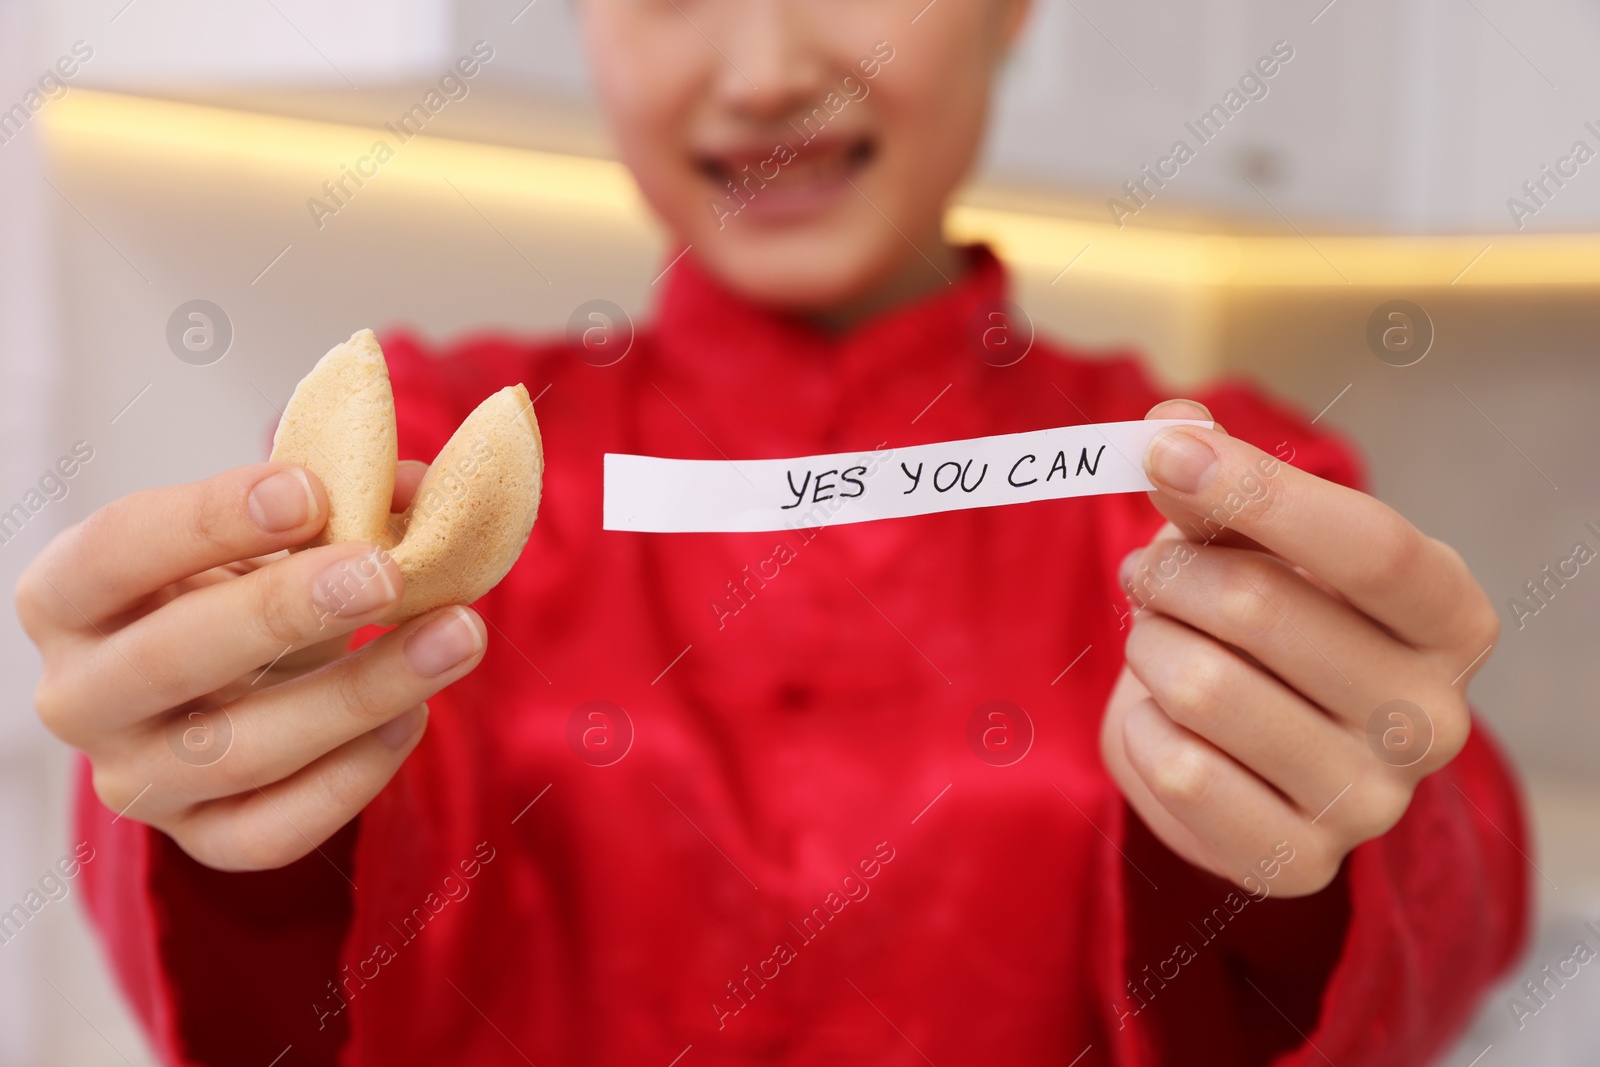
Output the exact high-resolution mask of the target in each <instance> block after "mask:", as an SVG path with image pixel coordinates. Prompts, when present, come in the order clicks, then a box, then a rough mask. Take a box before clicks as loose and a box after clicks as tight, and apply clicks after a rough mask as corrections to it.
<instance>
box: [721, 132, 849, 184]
mask: <svg viewBox="0 0 1600 1067" xmlns="http://www.w3.org/2000/svg"><path fill="white" fill-rule="evenodd" d="M877 154H878V144H877V141H876V140H875V139H874V138H873V137H871V136H867V135H863V136H858V137H833V136H828V135H825V134H824V135H819V136H817V137H815V138H813V139H812V140H810V141H803V142H801V143H800V144H798V145H796V144H794V143H793V141H792V140H789V139H782V140H775V141H774V142H772V144H771V146H770V147H765V148H763V149H758V150H751V149H748V148H738V149H732V150H728V151H721V152H703V153H698V154H696V156H695V157H694V165H695V169H696V170H697V171H698V172H699V173H700V174H701V176H703V177H704V178H706V179H707V180H708V181H710V182H711V183H712V184H713V185H715V186H716V187H717V188H718V190H719V191H721V192H727V190H728V187H729V186H730V185H731V186H733V187H734V188H735V189H737V190H739V192H740V194H741V196H742V197H744V198H753V199H755V200H759V199H761V198H762V197H763V196H766V195H767V194H774V195H783V194H797V193H803V192H804V193H815V192H818V191H821V190H824V189H826V188H828V187H831V186H834V185H840V184H844V183H845V182H846V181H847V180H848V179H850V178H851V177H853V176H855V175H856V174H859V173H860V172H861V171H863V170H865V169H866V168H867V167H868V166H869V165H870V164H871V163H872V161H873V160H874V159H875V158H876V157H877ZM785 160H787V162H784V161H785Z"/></svg>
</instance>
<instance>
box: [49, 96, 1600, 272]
mask: <svg viewBox="0 0 1600 1067" xmlns="http://www.w3.org/2000/svg"><path fill="white" fill-rule="evenodd" d="M40 120H41V122H42V123H43V125H44V128H45V134H46V138H47V140H48V142H49V143H51V144H52V145H53V146H54V147H56V148H57V149H58V150H62V151H66V152H70V153H83V152H91V153H101V154H108V155H111V156H148V157H155V159H156V160H157V161H158V162H159V163H161V164H163V165H168V166H174V167H176V166H182V165H183V164H184V163H186V162H188V161H191V160H197V159H204V160H208V161H217V162H225V163H234V164H243V165H246V166H248V167H250V168H252V169H255V170H258V171H268V170H271V171H280V172H281V171H285V170H292V171H296V172H303V175H304V177H305V179H306V180H308V182H309V183H310V187H309V188H308V195H311V194H313V193H315V192H317V188H316V187H317V185H319V184H320V182H321V181H322V180H327V179H335V180H336V179H338V178H339V177H340V176H341V173H342V172H341V170H340V166H341V164H343V165H347V166H352V167H353V166H354V165H355V164H356V162H357V161H358V160H359V159H361V158H362V157H363V156H367V155H369V154H370V152H371V148H372V146H373V143H374V142H375V141H376V140H377V139H379V138H382V139H383V140H384V141H385V142H386V143H388V144H389V145H390V146H391V147H393V148H395V149H396V154H395V158H394V160H393V161H391V162H389V163H385V164H382V165H381V166H380V167H379V169H380V171H381V173H383V174H384V175H386V176H387V175H389V174H391V173H392V174H393V175H394V176H395V178H396V179H398V180H400V181H407V182H423V183H432V184H433V185H434V186H435V187H437V186H438V185H439V183H440V181H441V179H443V178H446V177H448V178H449V179H450V181H451V182H453V183H456V184H458V185H460V186H466V187H470V188H471V189H475V190H478V191H480V192H484V193H488V194H490V195H500V196H504V197H508V198H513V199H524V200H529V201H535V202H543V203H545V204H547V205H550V206H553V207H557V208H562V209H576V210H579V211H582V212H584V213H587V214H592V215H595V216H599V217H603V218H608V219H611V220H613V221H616V222H619V223H625V224H627V223H647V221H648V219H649V217H650V216H649V213H648V211H647V209H646V207H645V205H644V203H643V201H642V199H641V197H640V196H639V192H638V189H637V187H636V186H635V185H634V182H633V179H632V177H631V176H630V175H629V173H628V171H627V169H626V168H625V167H623V166H622V165H621V164H619V163H616V162H613V161H610V160H603V159H593V158H588V157H581V156H572V155H561V154H556V153H550V152H537V151H532V150H528V149H520V148H508V147H504V146H500V145H490V144H482V143H477V142H470V141H459V140H453V139H448V138H443V137H430V136H427V135H422V136H418V137H415V138H413V139H411V140H408V141H405V142H403V143H402V142H401V141H400V140H399V139H398V137H396V135H395V132H394V131H392V130H381V129H380V130H373V129H368V128H365V127H360V126H351V125H343V124H338V123H330V122H321V121H313V120H309V119H298V118H286V117H283V116H278V115H268V114H261V113H257V112H250V111H239V110H230V109H224V108H217V107H208V106H202V105H197V104H187V103H177V102H174V101H169V100H157V99H151V98H148V97H139V96H129V95H123V94H117V93H104V92H95V91H90V90H85V89H74V90H72V92H71V94H70V95H68V96H67V97H65V98H63V99H61V100H58V101H55V102H52V103H51V104H50V105H49V106H48V107H47V108H46V109H45V110H44V111H43V112H41V114H40ZM947 229H948V231H949V232H950V234H951V236H952V237H953V238H956V239H959V240H984V241H987V242H989V243H990V244H992V245H994V246H995V248H996V250H997V251H998V252H999V253H1000V254H1001V256H1003V257H1004V258H1006V259H1007V260H1008V261H1009V262H1011V263H1013V264H1014V265H1016V266H1018V267H1021V268H1025V269H1030V270H1035V271H1040V272H1048V273H1049V274H1050V275H1051V276H1052V277H1053V276H1055V275H1057V274H1058V272H1060V271H1061V270H1062V269H1063V268H1065V267H1066V266H1067V265H1068V264H1069V263H1071V265H1072V266H1071V271H1072V273H1073V275H1076V276H1090V277H1095V276H1098V277H1104V278H1106V279H1108V280H1117V281H1131V282H1142V283H1146V284H1164V285H1172V286H1180V287H1195V286H1200V287H1224V286H1225V287H1230V288H1245V289H1272V288H1284V287H1290V288H1343V287H1345V286H1347V285H1354V286H1378V287H1385V288H1390V289H1396V288H1407V287H1413V288H1414V287H1429V286H1449V285H1451V284H1455V285H1457V286H1458V287H1463V286H1470V287H1473V288H1484V287H1526V286H1600V234H1542V235H1523V234H1517V235H1488V236H1448V237H1400V236H1345V235H1338V236H1334V235H1321V234H1310V235H1308V236H1299V235H1295V236H1287V235H1285V236H1255V235H1205V234H1197V233H1187V232H1177V231H1171V230H1162V229H1158V228H1153V227H1142V226H1141V227H1128V228H1125V229H1120V230H1119V229H1118V228H1117V227H1116V226H1114V225H1112V224H1111V223H1110V222H1094V221H1088V220H1081V219H1073V218H1065V217H1061V216H1053V215H1047V214H1039V213H1033V212H1022V211H1011V210H1002V209H996V208H990V207H977V206H972V205H969V204H957V205H956V206H955V207H953V208H952V209H951V211H950V214H949V216H948V219H947ZM1086 249H1087V251H1085V250H1086ZM1074 260H1076V261H1074Z"/></svg>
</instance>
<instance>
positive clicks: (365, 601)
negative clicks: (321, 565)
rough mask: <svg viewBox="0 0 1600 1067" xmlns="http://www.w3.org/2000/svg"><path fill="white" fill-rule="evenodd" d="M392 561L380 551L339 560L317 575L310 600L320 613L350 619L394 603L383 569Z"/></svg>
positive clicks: (391, 583) (394, 594)
mask: <svg viewBox="0 0 1600 1067" xmlns="http://www.w3.org/2000/svg"><path fill="white" fill-rule="evenodd" d="M391 558H392V557H391V556H390V555H389V553H387V552H385V551H384V550H383V549H381V548H374V549H373V550H372V551H370V552H367V553H365V554H363V555H360V556H357V557H356V558H355V559H346V560H341V561H340V562H338V563H335V564H333V566H331V567H329V568H327V569H326V570H324V571H323V572H322V573H321V574H319V575H317V580H316V581H315V582H314V583H313V586H312V592H311V599H312V601H313V602H314V603H315V604H316V605H317V607H318V608H320V609H321V610H322V611H323V612H324V613H326V614H328V615H338V616H340V617H342V618H354V617H355V616H357V615H365V614H366V613H367V612H369V611H376V610H377V609H378V608H381V607H383V606H384V605H386V604H392V603H394V601H395V599H396V597H398V596H399V590H398V589H396V588H395V584H394V580H393V579H391V578H390V577H389V572H388V570H387V568H386V567H385V564H387V563H388V562H389V561H390V559H391Z"/></svg>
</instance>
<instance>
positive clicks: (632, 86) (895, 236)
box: [580, 0, 1026, 312]
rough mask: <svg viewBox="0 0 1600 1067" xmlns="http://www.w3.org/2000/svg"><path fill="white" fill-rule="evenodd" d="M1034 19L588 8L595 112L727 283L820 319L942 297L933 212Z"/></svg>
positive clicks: (815, 2) (821, 10) (982, 4)
mask: <svg viewBox="0 0 1600 1067" xmlns="http://www.w3.org/2000/svg"><path fill="white" fill-rule="evenodd" d="M1025 6H1026V0H935V2H934V3H933V4H931V5H928V4H927V0H582V2H581V4H580V7H581V10H582V12H583V23H584V35H585V39H586V43H587V47H588V52H589V59H590V65H591V69H592V70H593V71H594V75H595V78H596V82H597V85H598V88H599V92H600V97H601V102H602V105H603V106H604V108H605V111H606V113H607V117H608V118H609V120H610V123H611V126H612V129H613V132H614V134H615V136H616V140H617V144H618V148H619V150H620V152H621V155H622V159H623V161H624V162H625V163H626V164H627V165H628V166H629V167H630V168H631V169H632V171H633V173H634V176H635V177H636V178H637V180H638V182H639V185H640V187H641V189H642V190H643V192H644V195H645V197H646V198H647V199H648V200H649V201H650V203H651V205H652V206H653V207H654V208H655V210H656V212H657V213H658V214H659V215H660V216H661V217H662V219H663V220H664V221H665V222H666V224H667V225H668V227H670V228H671V229H672V231H673V232H674V233H675V234H676V236H677V237H678V238H679V239H681V240H682V241H684V242H685V243H687V244H690V245H692V246H693V247H694V251H695V255H696V256H697V257H699V259H700V260H701V261H702V262H703V263H704V264H706V266H707V267H708V268H709V269H710V270H711V271H712V272H713V273H715V274H716V275H717V276H718V277H719V278H721V279H722V281H723V282H724V284H726V285H728V286H730V287H732V288H733V289H735V290H737V291H739V292H741V293H743V294H745V295H746V296H749V297H751V298H753V299H756V300H759V301H761V302H763V303H767V304H772V305H776V306H780V307H786V308H790V309H794V310H798V311H811V312H826V311H827V310H829V309H832V308H837V307H840V306H842V305H848V304H852V303H861V302H863V301H869V300H870V299H871V298H872V294H874V293H876V292H879V291H883V290H886V289H896V288H898V289H900V290H914V289H916V288H920V287H927V286H929V285H931V284H940V285H942V284H943V279H942V278H941V277H940V276H939V273H938V271H937V270H936V269H935V267H933V266H930V264H929V262H928V260H929V259H931V260H932V261H933V262H934V263H936V264H939V268H938V269H940V270H944V272H945V273H946V274H950V273H951V271H952V270H953V269H954V268H953V267H952V266H950V265H949V264H950V259H951V257H950V252H949V250H948V248H947V247H946V246H945V244H944V242H943V240H942V237H941V218H942V215H943V209H944V204H945V201H946V200H947V199H948V198H949V196H950V193H951V192H952V190H953V189H954V188H955V186H956V184H957V183H958V182H959V181H960V180H961V178H962V176H963V175H964V174H965V173H966V171H967V169H968V167H969V166H970V164H971V162H972V159H973V156H974V154H975V153H976V151H977V148H978V145H979V141H980V138H981V136H982V130H983V120H984V116H985V113H986V110H987V106H988V102H989V93H990V83H991V81H992V79H993V75H994V72H995V69H996V67H997V66H998V64H999V62H1000V61H1001V58H1002V56H1003V54H1004V52H1005V49H1006V47H1007V46H1008V45H1009V43H1010V40H1011V37H1012V36H1013V35H1014V33H1015V32H1016V29H1017V27H1018V25H1019V24H1020V22H1021V20H1022V15H1023V13H1024V10H1025ZM913 18H915V19H916V21H915V23H913V21H912V20H913ZM913 245H914V246H915V247H913ZM924 257H927V258H924ZM917 279H921V283H922V284H921V285H920V286H919V285H918V284H917Z"/></svg>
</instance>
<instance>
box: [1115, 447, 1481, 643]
mask: <svg viewBox="0 0 1600 1067" xmlns="http://www.w3.org/2000/svg"><path fill="white" fill-rule="evenodd" d="M1144 462H1145V471H1146V473H1147V474H1148V475H1149V477H1150V480H1151V481H1152V482H1153V483H1154V484H1155V485H1156V486H1157V488H1158V489H1159V490H1160V493H1159V494H1158V496H1160V497H1163V498H1164V499H1162V500H1161V501H1160V503H1159V505H1158V506H1159V507H1160V508H1161V509H1162V511H1163V513H1166V512H1168V510H1169V509H1173V510H1178V512H1179V514H1180V515H1181V513H1182V511H1187V512H1188V513H1190V515H1191V516H1193V518H1194V521H1195V522H1196V523H1198V525H1199V526H1200V527H1201V528H1202V529H1205V530H1209V531H1218V530H1221V529H1228V530H1232V531H1235V532H1236V533H1239V534H1242V535H1243V536H1245V537H1248V538H1250V539H1251V540H1253V541H1255V542H1256V543H1258V544H1260V545H1261V546H1262V547H1264V548H1265V549H1267V550H1268V551H1271V552H1273V553H1275V554H1276V555H1279V556H1282V557H1283V558H1284V559H1286V560H1288V561H1290V562H1291V563H1293V564H1295V565H1297V566H1300V567H1304V568H1305V569H1306V570H1308V571H1310V572H1311V573H1313V574H1315V575H1317V576H1318V577H1320V578H1321V579H1323V580H1324V581H1326V582H1327V583H1328V584H1329V585H1331V586H1333V588H1335V589H1337V590H1338V591H1339V592H1340V593H1341V594H1343V595H1344V596H1345V597H1346V598H1348V599H1349V600H1350V602H1351V603H1353V604H1354V605H1355V606H1356V607H1358V608H1359V609H1361V610H1362V611H1363V612H1365V613H1366V614H1368V615H1371V616H1373V617H1374V618H1376V619H1377V620H1378V621H1379V622H1381V623H1383V624H1384V625H1385V626H1387V627H1388V628H1389V629H1391V630H1393V631H1395V632H1396V633H1399V634H1400V635H1402V636H1403V637H1405V638H1406V639H1407V640H1409V641H1411V642H1413V643H1415V644H1435V645H1441V646H1442V645H1452V644H1456V643H1458V642H1460V641H1461V640H1462V639H1463V637H1462V626H1461V625H1459V624H1458V623H1459V619H1458V612H1459V607H1460V605H1461V604H1462V602H1463V599H1464V598H1469V597H1475V596H1476V595H1479V594H1478V593H1477V586H1476V584H1475V583H1474V582H1473V581H1472V579H1471V576H1470V575H1469V574H1468V573H1467V572H1466V568H1465V567H1464V566H1462V565H1460V562H1459V558H1458V557H1456V556H1455V554H1454V553H1452V552H1449V551H1447V550H1444V549H1443V546H1442V545H1440V544H1438V542H1435V541H1433V540H1431V539H1429V538H1427V537H1425V536H1423V534H1422V533H1421V531H1419V530H1418V529H1417V528H1416V527H1415V526H1413V525H1411V523H1409V522H1407V521H1406V520H1405V518H1404V517H1403V516H1401V515H1400V513H1399V512H1397V511H1395V510H1394V509H1393V508H1391V507H1389V506H1388V505H1387V504H1384V503H1381V502H1380V501H1378V500H1375V499H1373V498H1372V497H1370V496H1367V495H1366V494H1365V493H1360V492H1357V491H1356V490H1354V489H1350V488H1347V487H1345V486H1342V485H1338V484H1336V483H1334V482H1329V481H1325V480H1323V479H1321V478H1318V477H1316V476H1314V475H1311V474H1307V473H1306V472H1304V471H1302V470H1299V469H1297V468H1295V467H1293V466H1291V465H1289V464H1287V463H1284V462H1281V461H1280V460H1278V459H1276V458H1274V457H1272V456H1269V455H1267V454H1266V453H1265V452H1262V451H1261V450H1260V449H1258V448H1256V447H1254V446H1253V445H1248V444H1246V443H1244V442H1243V441H1239V440H1235V439H1234V438H1231V437H1228V436H1227V435H1226V434H1221V433H1217V432H1216V431H1214V430H1206V429H1202V428H1198V427H1176V428H1173V429H1169V430H1163V431H1162V432H1161V433H1159V434H1157V435H1156V438H1155V440H1154V441H1153V442H1152V443H1151V445H1150V448H1149V450H1148V451H1147V453H1146V455H1145V460H1144ZM1179 525H1180V526H1181V525H1183V523H1182V522H1181V521H1180V523H1179ZM1469 614H1471V613H1469ZM1473 626H1474V628H1477V620H1476V619H1475V618H1474V619H1473Z"/></svg>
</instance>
